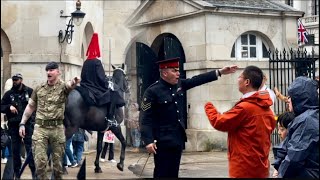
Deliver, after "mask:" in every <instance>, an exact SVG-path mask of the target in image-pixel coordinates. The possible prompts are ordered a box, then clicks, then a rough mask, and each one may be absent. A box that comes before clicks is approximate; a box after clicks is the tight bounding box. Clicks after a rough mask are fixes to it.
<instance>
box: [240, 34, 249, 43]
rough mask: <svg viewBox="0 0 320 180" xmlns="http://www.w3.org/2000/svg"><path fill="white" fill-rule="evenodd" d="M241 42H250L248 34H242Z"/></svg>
mask: <svg viewBox="0 0 320 180" xmlns="http://www.w3.org/2000/svg"><path fill="white" fill-rule="evenodd" d="M241 44H243V45H247V44H248V36H247V34H244V35H241Z"/></svg>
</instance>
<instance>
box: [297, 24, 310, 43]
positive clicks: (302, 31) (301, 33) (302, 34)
mask: <svg viewBox="0 0 320 180" xmlns="http://www.w3.org/2000/svg"><path fill="white" fill-rule="evenodd" d="M307 35H309V34H308V32H307V30H306V28H305V27H304V26H303V24H302V22H301V21H300V19H298V41H299V42H301V43H307V42H308V38H307Z"/></svg>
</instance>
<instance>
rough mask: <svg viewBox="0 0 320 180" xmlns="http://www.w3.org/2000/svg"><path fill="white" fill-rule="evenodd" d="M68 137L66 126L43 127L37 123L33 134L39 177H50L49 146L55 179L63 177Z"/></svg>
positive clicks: (42, 179) (35, 160)
mask: <svg viewBox="0 0 320 180" xmlns="http://www.w3.org/2000/svg"><path fill="white" fill-rule="evenodd" d="M65 143H66V138H65V134H64V126H63V125H58V126H55V127H42V126H39V125H37V124H36V125H35V127H34V132H33V135H32V144H33V155H34V162H35V166H36V172H37V175H38V179H41V180H44V179H48V176H47V168H46V167H47V164H48V155H47V150H48V146H50V147H51V150H52V152H51V157H52V162H53V175H54V178H55V179H62V173H63V169H62V157H63V154H64V152H65V146H66V145H65Z"/></svg>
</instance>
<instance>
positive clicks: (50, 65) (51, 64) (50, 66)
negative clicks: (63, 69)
mask: <svg viewBox="0 0 320 180" xmlns="http://www.w3.org/2000/svg"><path fill="white" fill-rule="evenodd" d="M58 68H59V65H58V63H56V62H54V61H51V62H49V63H48V64H47V66H46V71H48V70H49V69H58Z"/></svg>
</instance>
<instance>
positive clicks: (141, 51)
mask: <svg viewBox="0 0 320 180" xmlns="http://www.w3.org/2000/svg"><path fill="white" fill-rule="evenodd" d="M174 57H179V58H180V61H179V64H180V77H181V78H186V72H185V71H184V70H183V64H184V63H185V61H186V60H185V53H184V50H183V47H182V44H181V43H180V41H179V39H178V38H177V37H176V36H175V35H173V34H171V33H163V34H160V35H158V36H157V37H156V38H155V40H154V41H153V43H152V45H151V47H149V46H148V45H146V44H144V43H141V42H136V62H137V102H138V104H139V105H140V103H141V100H142V98H143V94H144V91H145V90H146V89H147V88H148V87H149V86H150V85H151V84H153V83H154V82H156V81H157V80H158V79H159V70H158V69H159V68H158V65H157V64H156V62H157V61H159V60H163V59H169V58H174ZM183 107H184V108H183V115H184V118H183V119H185V120H187V97H186V96H185V98H184V101H183ZM185 124H188V123H185Z"/></svg>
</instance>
